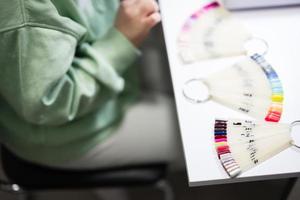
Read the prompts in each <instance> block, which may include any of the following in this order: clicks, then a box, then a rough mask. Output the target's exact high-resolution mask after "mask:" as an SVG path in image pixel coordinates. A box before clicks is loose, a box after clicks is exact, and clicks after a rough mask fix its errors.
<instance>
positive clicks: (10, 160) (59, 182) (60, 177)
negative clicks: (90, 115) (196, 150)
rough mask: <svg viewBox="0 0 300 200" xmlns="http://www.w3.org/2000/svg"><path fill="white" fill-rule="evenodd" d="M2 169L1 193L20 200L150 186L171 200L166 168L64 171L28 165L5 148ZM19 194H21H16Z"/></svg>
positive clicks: (171, 194) (135, 167)
mask: <svg viewBox="0 0 300 200" xmlns="http://www.w3.org/2000/svg"><path fill="white" fill-rule="evenodd" d="M1 149H2V150H1V157H2V161H1V162H2V166H3V170H4V173H5V175H6V176H7V177H8V179H9V182H4V181H2V183H0V185H1V190H2V191H9V192H15V193H17V194H19V197H21V198H22V199H30V196H31V194H32V193H33V192H34V191H41V190H64V189H85V188H86V189H87V188H88V189H91V188H101V187H102V188H103V187H130V186H154V187H156V188H158V189H160V190H161V191H162V192H163V194H164V199H167V200H171V199H173V193H172V190H171V187H170V186H169V184H168V182H167V181H166V180H165V175H166V168H167V165H166V164H164V163H157V164H151V165H146V166H126V167H121V168H114V169H101V170H65V169H55V168H50V167H45V166H40V165H37V164H33V163H30V162H28V161H25V160H23V159H21V158H18V157H17V156H16V155H14V154H13V153H12V152H10V151H9V150H8V149H7V148H5V147H3V146H2V148H1ZM20 194H22V195H20Z"/></svg>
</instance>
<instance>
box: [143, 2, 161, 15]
mask: <svg viewBox="0 0 300 200" xmlns="http://www.w3.org/2000/svg"><path fill="white" fill-rule="evenodd" d="M139 7H140V11H141V12H142V13H143V15H144V16H149V15H151V14H152V13H154V12H158V11H159V6H158V4H157V3H156V1H154V0H140V1H139Z"/></svg>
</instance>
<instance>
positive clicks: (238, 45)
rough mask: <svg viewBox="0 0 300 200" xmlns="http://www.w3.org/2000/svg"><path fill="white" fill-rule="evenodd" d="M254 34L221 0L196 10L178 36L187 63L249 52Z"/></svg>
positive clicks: (180, 54) (180, 51)
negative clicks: (248, 45)
mask: <svg viewBox="0 0 300 200" xmlns="http://www.w3.org/2000/svg"><path fill="white" fill-rule="evenodd" d="M251 38H252V35H251V34H250V32H249V31H248V30H246V29H245V28H244V27H243V26H242V24H241V23H240V22H239V21H238V20H236V19H234V18H233V17H232V16H231V14H230V13H229V12H228V11H227V10H226V9H225V8H224V7H223V6H221V5H220V4H219V3H218V2H215V1H214V2H211V3H209V4H207V5H205V6H204V7H202V8H201V9H199V10H197V11H196V12H195V13H193V14H192V15H191V16H190V17H189V18H188V19H187V20H186V22H185V23H184V25H183V27H182V29H181V32H180V34H179V37H178V41H177V42H178V49H179V56H180V57H181V59H182V61H183V62H185V63H191V62H194V61H197V60H202V59H210V58H217V57H224V56H235V55H241V54H245V53H246V51H245V48H244V44H245V42H246V41H248V40H250V39H251Z"/></svg>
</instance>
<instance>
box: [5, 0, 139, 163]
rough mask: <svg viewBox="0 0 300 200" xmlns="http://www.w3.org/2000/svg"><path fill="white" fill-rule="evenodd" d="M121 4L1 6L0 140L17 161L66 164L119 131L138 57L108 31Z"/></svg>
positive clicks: (103, 0) (26, 1)
mask: <svg viewBox="0 0 300 200" xmlns="http://www.w3.org/2000/svg"><path fill="white" fill-rule="evenodd" d="M118 2H119V0H51V1H50V0H1V1H0V140H1V143H3V144H5V145H6V146H7V147H8V148H10V149H11V150H12V151H13V152H15V153H16V154H17V155H19V156H21V157H23V158H25V159H27V160H30V161H34V162H38V163H42V164H46V165H55V164H59V163H63V162H67V161H69V160H73V159H76V158H79V157H80V156H81V155H83V154H84V153H85V152H87V151H88V150H90V149H91V148H92V147H93V146H95V145H96V144H98V143H100V142H101V141H103V140H104V139H105V138H106V137H107V136H109V135H110V134H111V133H113V132H114V129H115V128H117V127H118V124H119V122H120V121H121V119H122V115H123V112H124V109H125V107H126V106H127V105H128V103H130V102H132V100H133V99H134V97H135V96H136V93H137V82H136V81H135V80H134V77H136V76H135V74H134V71H135V70H134V69H133V68H132V67H130V66H132V64H133V62H134V60H135V59H136V58H137V56H138V55H139V54H140V53H139V51H138V50H137V49H136V48H135V47H134V46H133V45H132V44H131V43H130V42H129V41H128V40H127V39H126V38H125V37H124V36H123V35H122V34H121V33H120V32H118V31H117V30H116V29H115V28H114V27H113V22H114V18H115V14H116V11H117V9H118V6H119V4H118Z"/></svg>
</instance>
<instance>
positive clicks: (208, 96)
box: [182, 78, 211, 104]
mask: <svg viewBox="0 0 300 200" xmlns="http://www.w3.org/2000/svg"><path fill="white" fill-rule="evenodd" d="M192 82H200V83H202V84H203V85H205V86H206V87H207V90H208V92H209V89H208V85H207V83H205V81H204V80H203V79H201V78H193V79H190V80H188V81H186V82H185V84H184V86H185V88H183V89H182V94H183V96H184V97H185V98H186V99H187V100H188V101H190V102H191V103H195V104H198V103H204V102H207V101H209V100H210V99H211V95H210V94H209V93H208V95H207V97H206V98H204V99H196V98H193V97H190V96H189V95H188V94H187V93H186V91H185V89H186V87H188V86H189V84H190V83H192Z"/></svg>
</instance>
